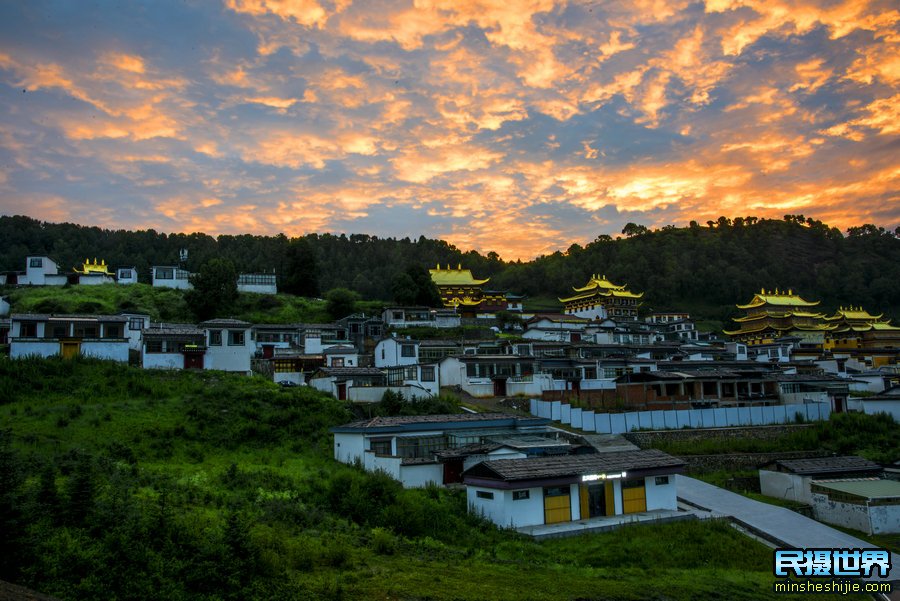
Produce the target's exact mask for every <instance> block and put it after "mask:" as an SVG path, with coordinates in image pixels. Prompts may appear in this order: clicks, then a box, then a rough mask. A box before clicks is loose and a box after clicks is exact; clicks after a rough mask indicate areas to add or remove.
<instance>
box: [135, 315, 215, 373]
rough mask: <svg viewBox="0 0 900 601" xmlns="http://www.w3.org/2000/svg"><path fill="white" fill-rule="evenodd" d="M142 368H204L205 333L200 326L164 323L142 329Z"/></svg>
mask: <svg viewBox="0 0 900 601" xmlns="http://www.w3.org/2000/svg"><path fill="white" fill-rule="evenodd" d="M142 344H143V348H142V352H141V367H144V368H156V369H203V366H204V355H205V354H206V332H204V331H203V330H201V329H200V328H198V327H195V326H191V325H181V324H164V325H161V326H159V327H154V328H148V329H146V330H144V332H143V340H142Z"/></svg>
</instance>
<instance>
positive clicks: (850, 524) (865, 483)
mask: <svg viewBox="0 0 900 601" xmlns="http://www.w3.org/2000/svg"><path fill="white" fill-rule="evenodd" d="M810 505H812V509H813V515H814V516H815V518H816V519H817V520H819V521H822V522H827V523H829V524H835V525H836V526H843V527H845V528H853V529H854V530H859V531H861V532H865V533H866V534H896V533H900V482H897V481H896V480H879V479H878V478H868V479H858V478H854V479H852V480H819V481H816V482H813V483H812V489H811V493H810Z"/></svg>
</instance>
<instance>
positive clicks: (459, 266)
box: [456, 263, 462, 271]
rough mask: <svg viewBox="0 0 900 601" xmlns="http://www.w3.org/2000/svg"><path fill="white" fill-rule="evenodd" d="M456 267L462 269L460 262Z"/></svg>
mask: <svg viewBox="0 0 900 601" xmlns="http://www.w3.org/2000/svg"><path fill="white" fill-rule="evenodd" d="M456 268H457V269H458V270H460V271H462V263H460V264H458V265H457V266H456Z"/></svg>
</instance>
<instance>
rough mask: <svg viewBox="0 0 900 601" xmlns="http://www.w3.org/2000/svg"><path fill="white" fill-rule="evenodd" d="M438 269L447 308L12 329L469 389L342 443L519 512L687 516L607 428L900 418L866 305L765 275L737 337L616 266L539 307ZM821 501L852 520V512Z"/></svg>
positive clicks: (161, 353)
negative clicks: (647, 298) (446, 410)
mask: <svg viewBox="0 0 900 601" xmlns="http://www.w3.org/2000/svg"><path fill="white" fill-rule="evenodd" d="M429 274H430V276H431V280H432V282H433V283H434V285H435V287H436V289H437V292H438V294H439V297H440V306H437V307H429V306H391V305H388V306H385V307H383V310H382V311H381V313H380V314H377V315H367V314H364V313H352V314H349V315H346V316H343V317H341V318H339V319H337V320H335V321H333V322H331V323H294V324H267V323H250V322H247V321H242V320H238V319H232V318H215V319H211V320H206V321H202V322H200V323H165V322H157V321H152V320H151V318H150V316H149V315H146V314H137V313H121V314H117V315H63V314H29V313H17V312H16V311H15V308H14V307H12V308H11V310H10V311H11V315H10V317H9V318H8V319H4V320H3V321H0V343H6V344H8V345H9V354H10V357H11V358H13V359H19V358H26V357H35V356H38V357H51V356H61V357H63V358H71V357H75V356H86V357H93V358H98V359H106V360H111V361H117V362H121V363H127V362H129V361H130V362H132V363H133V364H138V365H140V366H141V367H142V368H145V369H166V370H182V369H191V370H221V371H225V372H237V373H242V374H251V373H257V374H261V375H263V376H265V377H266V378H269V379H271V380H272V381H274V382H276V383H278V384H280V385H281V386H284V387H293V386H309V387H312V388H315V389H317V390H319V391H322V392H325V393H329V394H331V395H332V396H334V397H335V398H336V399H338V400H346V401H349V402H351V403H354V404H358V405H365V404H372V403H379V402H380V401H382V399H384V398H385V397H386V395H396V396H397V397H398V398H401V399H411V400H415V399H427V398H436V397H438V396H439V395H441V394H442V391H444V392H447V391H449V392H450V393H451V394H455V395H458V396H460V397H462V398H465V399H469V400H470V404H469V406H470V407H472V408H474V409H475V410H476V411H483V410H486V409H489V412H486V413H463V414H459V415H438V416H419V417H416V416H412V417H410V416H407V417H390V416H388V417H378V418H375V419H367V420H363V421H360V422H353V423H348V424H347V425H345V426H341V427H339V428H335V429H333V433H334V457H335V459H337V460H339V461H342V462H345V463H351V464H353V463H358V464H360V465H362V466H363V467H364V468H365V469H367V470H370V471H383V472H385V473H388V474H390V475H391V476H392V477H394V478H395V479H397V480H399V481H400V482H401V483H402V484H403V485H404V486H407V487H420V486H426V485H428V484H430V483H432V484H440V485H450V486H454V485H464V486H465V487H466V489H467V491H468V500H469V506H470V510H471V511H474V512H477V513H480V514H483V515H485V516H486V517H487V518H488V519H490V520H492V521H494V522H495V523H497V524H498V525H499V526H513V527H517V528H531V529H534V528H542V527H543V528H546V527H549V526H551V525H554V524H574V523H582V524H584V523H586V522H585V520H588V522H587V523H588V524H589V525H588V526H585V527H586V528H588V529H591V528H596V527H599V526H597V525H596V524H593V525H590V522H589V520H591V519H595V518H607V519H618V520H620V521H621V520H622V519H627V520H634V519H645V518H646V519H654V520H659V519H663V518H665V517H671V518H672V519H680V518H681V517H683V516H682V515H681V514H682V512H683V508H682V511H679V498H680V493H679V491H678V490H677V488H676V485H675V484H676V479H675V476H676V474H679V473H683V472H684V468H685V463H684V462H683V461H681V460H679V459H677V458H675V457H672V456H670V455H667V454H665V453H662V452H660V451H656V450H647V449H645V450H641V449H638V448H637V447H636V446H634V445H631V444H629V443H627V442H626V443H625V444H624V446H614V447H613V448H612V451H611V452H610V449H608V448H606V449H604V448H602V447H600V450H602V451H606V452H597V451H598V445H596V444H591V443H590V442H589V440H590V436H597V435H599V436H607V437H615V436H616V435H621V434H626V433H629V432H632V431H635V430H654V431H658V430H671V429H679V428H686V427H690V428H721V427H728V426H733V427H767V426H772V425H775V424H788V423H792V422H794V421H796V420H797V419H798V416H799V417H800V418H801V419H803V420H804V421H805V420H811V421H816V420H824V419H828V416H829V415H830V414H832V413H836V414H839V413H844V412H862V413H868V414H876V413H888V414H890V415H892V416H893V417H894V419H900V366H898V355H900V327H897V326H893V325H892V324H891V323H890V321H889V320H886V319H883V317H882V316H881V315H879V314H871V313H869V312H867V311H866V310H864V309H863V308H862V307H848V308H840V309H839V310H838V311H837V312H835V313H834V314H833V315H825V314H824V313H821V312H817V311H816V306H817V304H818V303H817V302H816V301H809V300H806V299H804V298H802V297H801V296H800V295H799V294H797V293H796V292H795V291H793V290H787V291H779V290H769V291H766V290H765V289H763V290H761V291H760V292H759V293H757V294H755V295H754V296H753V298H752V299H749V301H748V302H745V303H741V304H737V305H736V307H737V309H739V310H741V311H742V312H743V315H742V316H741V317H738V318H736V319H735V320H734V322H735V326H734V328H733V329H730V330H727V331H726V332H724V336H723V335H720V334H719V333H716V332H702V331H698V330H697V328H696V327H695V324H694V322H693V321H692V319H691V316H690V315H689V314H687V313H683V312H650V313H643V312H642V311H641V307H642V297H643V292H641V291H633V290H631V289H629V287H628V286H627V285H624V284H617V283H614V282H612V281H610V280H609V279H607V278H606V276H604V275H600V274H594V275H592V276H591V277H590V279H589V280H588V281H587V282H586V283H584V284H583V285H578V284H581V283H580V282H575V283H573V287H572V290H571V291H569V292H566V291H561V292H562V294H561V295H560V298H559V303H560V308H559V310H558V311H556V312H529V311H526V310H525V308H524V307H525V305H524V301H525V300H526V299H525V298H524V297H523V296H522V295H516V294H513V293H510V292H506V291H501V290H494V289H491V288H490V279H489V278H478V277H476V275H475V274H473V273H472V272H471V271H470V270H469V269H465V268H464V267H463V266H462V264H459V265H457V266H456V267H452V266H450V265H445V266H441V265H436V266H435V267H433V268H431V269H429ZM137 275H138V274H137V273H136V270H135V269H134V268H117V269H113V270H111V269H110V267H109V266H108V265H107V263H106V262H105V260H100V261H98V260H97V259H94V260H93V261H91V260H86V261H85V262H84V264H83V265H82V266H81V267H80V268H75V269H73V270H72V271H71V272H69V273H60V270H59V268H58V266H57V264H56V263H55V262H54V261H53V260H52V259H50V258H49V257H38V256H33V257H28V258H27V259H26V265H25V270H24V271H23V272H6V273H5V274H4V277H5V281H4V282H3V283H4V284H5V285H6V286H19V287H21V286H54V285H56V286H58V285H66V284H68V285H70V286H71V285H75V286H89V285H96V284H115V285H132V284H134V283H136V282H137V280H138V278H137ZM150 276H151V277H150V282H151V285H152V286H153V287H156V288H176V289H190V288H191V287H192V284H191V274H190V273H188V272H187V271H185V270H183V269H181V268H179V267H177V266H154V267H153V268H152V270H151V274H150ZM237 286H238V289H239V290H241V291H243V292H251V293H254V294H258V295H272V294H275V293H276V292H277V287H276V278H275V275H274V274H240V275H239V276H238V281H237ZM411 333H412V334H411ZM413 334H415V335H413ZM485 401H488V402H485ZM498 410H499V412H498ZM469 411H472V409H469ZM527 414H530V417H528V416H527ZM560 424H562V426H563V427H570V428H574V432H580V434H568V433H566V431H565V430H560V429H559V427H560ZM857 459H858V458H848V459H847V460H846V461H847V462H849V463H846V462H845V464H841V465H843V466H844V468H834V469H832V468H828V467H826V468H825V469H824V471H821V470H820V471H821V473H823V474H827V476H828V477H829V478H833V477H838V478H841V477H843V478H846V477H850V478H851V481H849V482H850V483H849V484H846V485H845V487H849V488H850V489H853V488H854V486H856V487H857V488H860V487H862V488H865V487H866V486H867V485H865V484H864V485H854V484H853V483H852V479H853V478H855V477H856V476H858V475H859V472H858V470H857V471H854V469H857V468H858V467H859V466H858V465H857V464H854V463H853V462H854V461H856V460H857ZM862 461H864V460H862ZM847 466H853V467H852V468H851V469H847ZM864 467H865V469H868V470H869V471H868V472H863V473H864V474H865V475H867V476H874V477H879V476H880V475H881V474H882V471H881V468H880V467H878V466H877V465H875V464H871V463H867V464H865V465H864ZM792 470H793V471H792ZM782 473H796V474H798V476H797V477H802V475H803V473H804V472H803V468H802V467H800V468H797V467H796V466H794V467H793V468H792V467H791V465H790V463H789V462H785V463H783V464H778V465H777V466H775V467H774V468H770V469H769V471H767V472H765V474H764V473H763V471H760V481H761V488H762V489H763V490H764V491H766V490H768V491H769V492H770V493H772V492H773V490H774V488H773V485H772V482H773V481H775V482H777V481H778V478H784V477H785V476H783V475H779V474H782ZM890 473H893V472H890ZM819 479H821V478H819ZM888 482H889V484H887V485H886V486H888V487H890V486H893V485H895V484H896V483H893V482H892V481H888ZM821 486H825V485H819V488H818V489H816V490H817V491H818V493H819V494H820V495H824V496H823V497H821V498H824V499H827V498H828V492H829V490H830V489H827V487H826V489H823V488H821ZM803 487H804V488H803V489H804V490H806V493H804V495H801V497H802V499H803V500H804V501H805V502H807V503H810V502H812V497H811V496H810V495H811V494H812V492H811V484H810V481H809V479H807V480H806V481H805V483H804V485H803ZM775 488H777V486H775ZM895 492H896V491H895ZM842 494H854V492H853V490H850V491H849V492H848V491H842ZM860 494H862V493H860ZM889 494H891V495H893V494H894V492H891V493H889ZM775 496H781V495H780V494H775ZM897 497H898V498H897V500H896V503H895V504H894V505H893V507H894V509H896V510H897V512H900V494H897ZM798 498H800V497H797V495H796V494H795V495H794V497H793V500H798ZM519 501H525V502H519ZM820 505H821V506H822V507H824V506H825V505H824V504H823V503H820ZM821 513H822V516H823V519H830V520H831V521H835V520H836V522H837V523H839V524H843V525H847V524H846V522H847V520H848V519H850V518H847V517H846V516H842V515H840V512H837V513H838V515H837V517H835V516H834V515H828V517H827V518H826V517H825V516H826V514H828V513H829V512H826V511H825V510H821ZM831 513H834V512H831ZM872 519H874V520H875V521H874V522H868V528H863V529H864V530H865V529H869V530H872V531H875V530H877V531H896V530H900V528H898V527H897V525H896V524H895V522H896V521H897V519H898V517H897V516H894V515H893V514H891V515H887V516H874V517H873V518H872ZM882 521H884V524H882ZM872 524H877V525H875V526H873V525H872ZM608 525H609V524H603V525H602V526H603V527H606V526H608ZM575 530H578V529H577V528H576V529H575Z"/></svg>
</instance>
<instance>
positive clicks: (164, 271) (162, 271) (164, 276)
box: [156, 267, 175, 280]
mask: <svg viewBox="0 0 900 601" xmlns="http://www.w3.org/2000/svg"><path fill="white" fill-rule="evenodd" d="M174 277H175V273H174V270H173V269H172V268H171V267H157V268H156V279H157V280H171V279H173V278H174Z"/></svg>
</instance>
